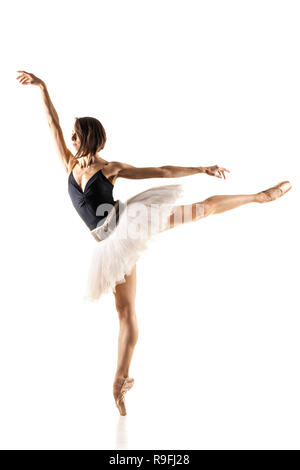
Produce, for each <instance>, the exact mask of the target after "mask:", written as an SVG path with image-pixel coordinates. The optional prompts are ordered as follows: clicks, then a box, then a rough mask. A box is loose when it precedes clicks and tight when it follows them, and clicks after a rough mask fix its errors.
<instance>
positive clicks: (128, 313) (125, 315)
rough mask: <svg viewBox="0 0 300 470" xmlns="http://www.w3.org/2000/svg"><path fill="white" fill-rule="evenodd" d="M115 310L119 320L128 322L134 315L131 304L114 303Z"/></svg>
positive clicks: (133, 307)
mask: <svg viewBox="0 0 300 470" xmlns="http://www.w3.org/2000/svg"><path fill="white" fill-rule="evenodd" d="M116 309H117V312H118V315H119V319H120V320H130V318H132V317H134V316H135V315H136V313H135V306H134V304H132V303H131V302H116Z"/></svg>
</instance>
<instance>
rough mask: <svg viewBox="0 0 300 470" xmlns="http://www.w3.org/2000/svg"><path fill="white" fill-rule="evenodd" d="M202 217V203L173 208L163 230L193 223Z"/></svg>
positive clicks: (203, 214)
mask: <svg viewBox="0 0 300 470" xmlns="http://www.w3.org/2000/svg"><path fill="white" fill-rule="evenodd" d="M204 216H205V213H204V202H194V203H192V204H185V205H178V206H174V207H173V212H172V214H171V215H170V217H169V223H168V225H167V227H166V229H165V230H169V229H171V228H174V227H178V226H179V225H182V224H187V223H189V222H195V221H196V220H199V219H201V218H203V217H204Z"/></svg>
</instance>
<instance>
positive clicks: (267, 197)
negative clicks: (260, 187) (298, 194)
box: [258, 181, 292, 202]
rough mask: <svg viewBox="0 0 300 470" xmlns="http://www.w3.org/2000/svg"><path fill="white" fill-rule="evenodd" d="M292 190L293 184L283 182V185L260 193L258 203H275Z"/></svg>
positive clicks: (277, 185) (279, 184) (280, 184)
mask: <svg viewBox="0 0 300 470" xmlns="http://www.w3.org/2000/svg"><path fill="white" fill-rule="evenodd" d="M290 189H292V185H291V183H290V182H289V181H282V182H281V183H278V184H276V185H275V186H272V188H269V189H265V190H264V191H260V192H259V193H258V195H259V196H260V200H259V201H258V202H270V201H275V199H278V198H279V197H281V196H283V195H284V194H286V193H287V192H288V191H289V190H290Z"/></svg>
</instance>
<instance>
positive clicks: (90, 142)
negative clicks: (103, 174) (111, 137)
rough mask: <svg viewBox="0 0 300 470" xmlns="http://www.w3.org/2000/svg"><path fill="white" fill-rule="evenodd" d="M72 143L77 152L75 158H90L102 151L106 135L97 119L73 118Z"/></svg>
mask: <svg viewBox="0 0 300 470" xmlns="http://www.w3.org/2000/svg"><path fill="white" fill-rule="evenodd" d="M72 141H73V145H74V147H75V149H76V151H77V153H76V155H75V158H80V157H85V156H88V155H91V156H92V155H96V153H97V152H100V150H102V149H103V147H104V145H105V142H106V133H105V130H104V127H103V126H102V124H101V122H100V121H98V119H95V118H92V117H82V118H75V123H74V127H73V131H72Z"/></svg>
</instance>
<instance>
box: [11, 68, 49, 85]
mask: <svg viewBox="0 0 300 470" xmlns="http://www.w3.org/2000/svg"><path fill="white" fill-rule="evenodd" d="M17 72H20V73H21V75H19V76H18V77H17V80H19V82H20V83H21V84H22V85H41V84H43V83H44V82H43V80H41V79H40V78H38V77H36V75H33V73H28V72H25V71H24V70H17Z"/></svg>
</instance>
